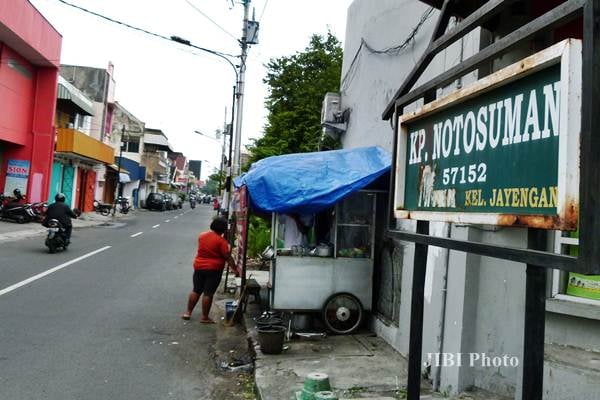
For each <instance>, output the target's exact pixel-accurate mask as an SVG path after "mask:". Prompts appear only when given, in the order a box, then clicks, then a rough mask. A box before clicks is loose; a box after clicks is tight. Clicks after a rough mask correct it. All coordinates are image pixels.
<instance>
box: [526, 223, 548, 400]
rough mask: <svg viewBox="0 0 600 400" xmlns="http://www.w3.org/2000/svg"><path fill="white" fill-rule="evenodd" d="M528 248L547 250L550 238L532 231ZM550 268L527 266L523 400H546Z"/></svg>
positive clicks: (542, 232) (539, 230) (540, 232)
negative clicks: (548, 270)
mask: <svg viewBox="0 0 600 400" xmlns="http://www.w3.org/2000/svg"><path fill="white" fill-rule="evenodd" d="M527 234H528V235H527V236H528V237H527V241H528V246H527V247H528V248H530V249H533V250H540V251H545V250H546V244H547V239H548V235H547V232H546V231H544V230H541V229H529V230H528V232H527ZM546 274H547V272H546V268H544V267H541V266H538V265H532V264H527V270H526V281H525V328H524V330H525V332H524V335H523V336H524V338H523V386H522V389H523V392H522V395H521V398H522V399H523V400H542V397H543V392H544V342H545V341H544V336H545V335H544V333H545V328H546V279H547V275H546Z"/></svg>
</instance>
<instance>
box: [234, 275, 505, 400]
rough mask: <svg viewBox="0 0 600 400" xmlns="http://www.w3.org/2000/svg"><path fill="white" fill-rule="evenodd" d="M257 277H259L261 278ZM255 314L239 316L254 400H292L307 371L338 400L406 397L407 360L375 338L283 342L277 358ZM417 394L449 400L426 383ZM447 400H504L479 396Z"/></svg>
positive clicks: (250, 308)
mask: <svg viewBox="0 0 600 400" xmlns="http://www.w3.org/2000/svg"><path fill="white" fill-rule="evenodd" d="M252 272H253V273H254V271H252ZM257 275H258V274H257ZM257 277H258V276H257ZM260 278H264V277H263V276H262V274H260ZM260 281H264V279H260ZM259 314H260V309H259V307H258V306H257V305H256V304H249V305H248V308H247V311H246V314H245V315H244V317H245V324H246V328H247V331H248V338H249V343H250V344H251V346H253V347H254V351H255V353H256V361H255V384H256V392H257V393H258V398H259V399H261V400H296V392H298V391H300V390H301V389H302V386H303V383H304V379H305V378H306V377H307V375H308V374H309V373H312V372H321V373H325V374H327V375H328V376H329V379H330V383H331V385H332V388H333V390H334V391H335V392H336V393H337V395H338V397H339V399H340V400H345V399H371V400H377V399H378V400H391V399H404V398H406V392H405V388H406V381H407V374H408V372H407V366H408V361H407V359H406V358H404V357H402V355H400V353H398V352H397V351H396V350H394V349H393V348H392V347H391V346H390V345H389V344H387V343H386V342H385V341H384V340H383V339H381V338H380V337H378V336H376V335H375V334H373V333H369V332H362V333H359V334H354V335H339V336H326V337H325V338H324V339H317V340H306V339H292V340H291V341H286V343H285V347H284V348H285V350H284V352H283V353H282V354H279V355H267V354H263V353H262V352H261V351H260V346H259V345H258V333H257V331H256V328H255V323H254V318H255V317H256V316H258V315H259ZM421 391H422V396H421V399H444V398H449V397H444V396H442V395H441V394H439V393H432V391H431V385H430V383H429V382H428V381H423V382H422V385H421ZM451 398H452V399H464V400H508V399H506V398H504V397H499V396H496V395H493V394H491V393H488V392H484V391H473V392H468V393H462V394H460V395H458V396H455V397H451Z"/></svg>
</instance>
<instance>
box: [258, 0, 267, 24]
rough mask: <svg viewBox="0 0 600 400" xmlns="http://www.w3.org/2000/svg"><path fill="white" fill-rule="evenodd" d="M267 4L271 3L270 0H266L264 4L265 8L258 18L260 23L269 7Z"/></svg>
mask: <svg viewBox="0 0 600 400" xmlns="http://www.w3.org/2000/svg"><path fill="white" fill-rule="evenodd" d="M267 4H269V0H265V5H264V6H263V9H262V11H261V13H260V17H259V18H258V23H259V24H260V21H262V18H263V15H265V10H266V9H267Z"/></svg>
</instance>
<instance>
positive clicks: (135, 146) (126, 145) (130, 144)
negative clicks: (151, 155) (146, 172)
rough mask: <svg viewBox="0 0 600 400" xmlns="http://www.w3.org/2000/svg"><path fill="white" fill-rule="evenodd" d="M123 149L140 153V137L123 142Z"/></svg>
mask: <svg viewBox="0 0 600 400" xmlns="http://www.w3.org/2000/svg"><path fill="white" fill-rule="evenodd" d="M122 143H123V146H122V149H123V151H124V152H128V153H139V152H140V138H136V137H133V138H129V139H128V141H126V142H122Z"/></svg>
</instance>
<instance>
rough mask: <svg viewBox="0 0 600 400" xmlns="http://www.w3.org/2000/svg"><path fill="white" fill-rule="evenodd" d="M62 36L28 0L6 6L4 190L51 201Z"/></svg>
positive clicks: (0, 66)
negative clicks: (50, 191) (49, 197)
mask: <svg viewBox="0 0 600 400" xmlns="http://www.w3.org/2000/svg"><path fill="white" fill-rule="evenodd" d="M61 42H62V38H61V35H60V34H59V33H58V32H57V31H56V29H54V28H53V27H52V25H50V23H49V22H48V21H47V20H46V19H45V18H44V17H43V16H42V15H41V14H40V13H39V12H38V11H37V10H36V9H35V8H34V7H33V6H32V5H31V3H30V2H28V1H26V0H14V1H10V2H9V1H5V2H2V3H1V4H0V99H1V101H2V107H1V108H0V191H2V192H4V193H7V194H10V193H12V192H13V190H14V189H20V190H21V192H22V193H24V194H26V196H27V198H28V200H29V201H32V202H36V201H43V200H46V199H47V198H48V188H49V186H50V179H51V178H50V176H51V170H52V161H53V153H54V140H55V130H54V113H55V106H56V92H57V80H58V71H59V65H60V61H59V60H60V49H61Z"/></svg>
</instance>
